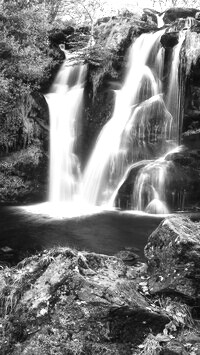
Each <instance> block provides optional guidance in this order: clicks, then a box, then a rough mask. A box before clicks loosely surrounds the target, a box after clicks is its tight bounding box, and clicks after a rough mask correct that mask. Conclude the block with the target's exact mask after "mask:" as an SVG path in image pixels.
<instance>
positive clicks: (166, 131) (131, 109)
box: [45, 30, 184, 213]
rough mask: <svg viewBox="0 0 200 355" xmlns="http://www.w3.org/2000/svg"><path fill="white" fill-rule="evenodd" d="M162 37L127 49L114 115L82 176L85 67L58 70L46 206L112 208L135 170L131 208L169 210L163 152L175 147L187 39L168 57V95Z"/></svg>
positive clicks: (169, 166)
mask: <svg viewBox="0 0 200 355" xmlns="http://www.w3.org/2000/svg"><path fill="white" fill-rule="evenodd" d="M164 32H165V30H160V31H158V32H155V33H148V34H142V35H141V36H140V37H139V38H137V39H136V41H135V42H134V43H133V45H132V46H131V48H130V51H129V60H128V63H127V73H126V76H125V80H124V83H123V86H122V88H121V90H116V91H115V106H114V109H113V114H112V117H111V119H110V120H109V121H108V122H107V123H106V124H105V126H104V127H103V129H102V131H101V132H100V134H99V137H98V139H97V141H96V144H95V147H94V149H93V151H92V154H91V156H90V158H89V160H88V162H87V164H86V166H85V169H84V171H83V172H81V171H80V163H79V159H78V156H77V149H76V145H77V137H78V136H79V128H80V122H79V117H80V110H81V104H82V98H83V84H84V79H85V73H86V66H84V65H73V66H67V65H66V63H64V64H63V66H62V67H61V69H60V71H59V73H58V75H57V77H56V79H55V81H54V84H53V85H52V87H51V89H50V92H49V93H48V94H47V95H46V96H45V97H46V100H47V103H48V106H49V112H50V140H51V144H50V155H51V158H50V191H49V200H50V202H53V204H54V205H55V204H57V203H61V202H64V203H66V202H67V203H71V205H72V204H74V203H75V208H76V209H78V208H80V205H81V206H82V208H83V209H85V210H86V208H87V207H86V206H101V207H102V206H105V205H107V206H111V205H112V206H115V204H116V200H117V198H118V197H117V196H118V192H119V190H120V189H121V187H122V185H123V184H124V183H125V182H126V179H127V177H128V176H129V174H130V172H131V170H132V169H136V170H137V174H136V177H135V180H134V185H133V188H132V193H131V197H130V203H128V205H127V206H128V208H131V209H134V210H143V211H146V212H150V213H168V212H169V209H168V206H167V203H166V181H167V177H168V174H169V173H170V171H172V170H173V169H174V166H173V163H172V162H171V161H170V160H169V159H168V158H167V154H168V152H169V151H171V150H172V149H174V147H176V146H177V141H178V139H177V135H178V133H179V129H178V121H179V111H180V94H179V86H178V68H179V54H180V50H181V46H182V43H183V41H184V34H181V35H180V41H179V43H178V44H177V46H175V47H174V49H173V52H172V60H171V66H170V71H169V75H168V77H169V79H168V87H167V93H165V92H164V88H163V84H162V83H163V72H164V59H165V50H164V48H162V47H161V44H160V38H161V36H162V35H163V34H164ZM61 49H62V48H61ZM72 59H73V58H72ZM175 149H177V148H175ZM77 201H79V202H78V204H77ZM70 208H71V209H72V207H70ZM89 208H90V207H89Z"/></svg>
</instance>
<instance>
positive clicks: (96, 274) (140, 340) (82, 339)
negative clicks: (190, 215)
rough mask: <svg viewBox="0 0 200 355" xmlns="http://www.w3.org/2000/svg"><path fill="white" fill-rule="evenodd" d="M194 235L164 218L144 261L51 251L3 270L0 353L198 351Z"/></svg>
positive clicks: (189, 227)
mask: <svg viewBox="0 0 200 355" xmlns="http://www.w3.org/2000/svg"><path fill="white" fill-rule="evenodd" d="M199 231H200V223H199V222H198V223H194V222H191V221H190V220H189V219H187V218H181V217H178V216H177V217H171V218H167V219H166V220H164V221H163V222H161V224H160V225H159V227H158V228H157V229H156V230H155V231H154V232H153V233H152V235H151V236H150V237H149V240H148V244H147V246H146V248H145V255H146V263H143V264H142V263H140V262H138V259H137V257H136V256H135V254H133V253H132V252H131V251H127V252H122V253H118V254H117V255H116V256H106V255H99V254H95V253H88V252H78V251H76V250H72V249H69V248H55V249H51V250H45V251H43V252H42V253H40V254H37V255H35V256H32V257H30V258H27V259H25V260H24V261H22V262H20V263H19V264H18V265H17V266H16V267H13V268H8V267H2V268H1V270H0V295H1V319H0V321H1V322H0V332H1V337H0V339H1V340H0V344H1V353H2V354H15V355H16V354H26V355H29V354H37V355H38V354H41V355H43V354H45V355H47V354H69V355H75V354H76V355H78V354H80V355H89V354H92V355H93V354H113V355H114V354H120V355H121V354H126V355H129V354H130V355H134V354H143V355H149V354H152V355H154V354H162V355H174V354H177V355H181V354H190V355H191V354H193V355H195V354H196V355H197V354H199V351H200V333H199V332H200V327H199V318H200V299H199V263H200V237H199V235H200V234H199Z"/></svg>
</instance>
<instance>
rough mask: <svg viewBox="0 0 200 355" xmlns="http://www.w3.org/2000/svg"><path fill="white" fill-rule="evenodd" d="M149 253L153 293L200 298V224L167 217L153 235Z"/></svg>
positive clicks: (149, 284) (147, 251) (150, 279)
mask: <svg viewBox="0 0 200 355" xmlns="http://www.w3.org/2000/svg"><path fill="white" fill-rule="evenodd" d="M145 256H146V258H147V261H148V272H149V276H150V278H149V280H148V286H149V291H150V293H151V294H155V293H158V292H162V293H175V294H179V295H182V296H183V297H186V298H188V299H190V300H191V301H192V300H193V301H194V300H195V301H197V300H198V302H199V301H200V283H199V279H200V223H194V222H192V221H190V220H189V219H188V218H185V217H179V216H177V217H171V218H167V219H165V220H164V221H162V222H161V224H160V225H159V226H158V228H157V229H156V230H155V231H154V232H153V233H152V234H151V236H150V237H149V239H148V244H147V246H146V247H145Z"/></svg>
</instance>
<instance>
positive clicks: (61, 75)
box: [45, 63, 86, 203]
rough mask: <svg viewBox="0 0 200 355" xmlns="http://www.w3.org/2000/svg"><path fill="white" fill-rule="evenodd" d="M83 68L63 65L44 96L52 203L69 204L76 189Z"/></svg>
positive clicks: (84, 69)
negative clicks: (46, 107)
mask: <svg viewBox="0 0 200 355" xmlns="http://www.w3.org/2000/svg"><path fill="white" fill-rule="evenodd" d="M85 73H86V67H85V66H83V65H76V66H66V63H64V64H63V65H62V67H61V69H60V70H59V72H58V74H57V77H56V79H55V81H54V83H53V85H52V87H51V89H50V92H49V93H48V94H47V95H45V98H46V100H47V103H48V106H49V113H50V187H49V200H50V202H53V203H59V202H72V201H73V199H74V196H75V195H76V193H77V191H78V187H79V179H80V168H79V167H80V164H79V159H78V157H77V155H76V143H77V142H76V140H77V136H78V129H79V121H78V118H79V116H80V110H81V103H82V97H83V83H84V78H85Z"/></svg>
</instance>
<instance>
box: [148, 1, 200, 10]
mask: <svg viewBox="0 0 200 355" xmlns="http://www.w3.org/2000/svg"><path fill="white" fill-rule="evenodd" d="M199 5H200V1H199V0H197V1H195V0H152V7H153V8H155V9H156V10H158V11H164V10H166V9H168V8H170V7H194V8H198V7H199Z"/></svg>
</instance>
